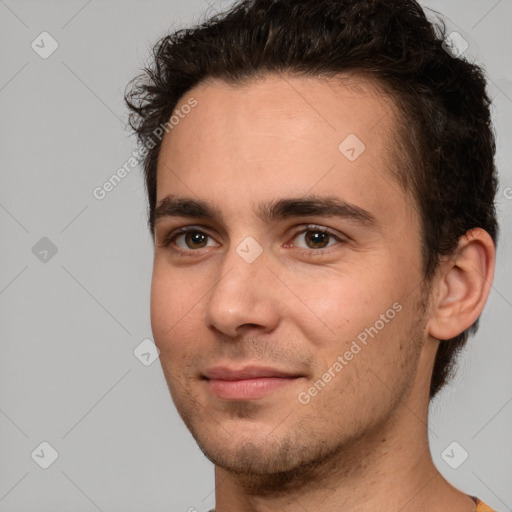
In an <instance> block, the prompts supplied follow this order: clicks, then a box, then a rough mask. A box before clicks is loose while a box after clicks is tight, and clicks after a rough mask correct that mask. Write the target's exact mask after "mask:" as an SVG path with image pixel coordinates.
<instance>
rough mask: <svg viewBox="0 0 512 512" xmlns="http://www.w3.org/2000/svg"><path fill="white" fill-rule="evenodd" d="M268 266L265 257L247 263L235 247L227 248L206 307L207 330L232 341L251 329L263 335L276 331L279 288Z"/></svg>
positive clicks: (261, 256)
mask: <svg viewBox="0 0 512 512" xmlns="http://www.w3.org/2000/svg"><path fill="white" fill-rule="evenodd" d="M267 265H268V260H267V258H266V256H265V253H262V254H260V255H259V256H258V258H257V259H256V260H255V261H252V262H249V261H246V260H245V259H244V258H243V257H242V256H240V254H239V253H237V252H236V248H235V247H233V248H232V249H231V248H230V250H229V252H228V253H227V254H226V256H225V258H224V260H223V263H222V268H221V271H220V273H219V275H218V276H216V281H215V284H214V286H213V289H212V291H211V294H210V296H209V298H208V300H207V303H206V322H207V325H208V326H209V327H213V328H215V329H217V330H218V331H220V332H222V333H223V334H225V335H227V336H229V337H231V338H235V337H237V336H239V335H240V334H241V333H242V331H244V330H247V329H250V328H254V329H259V330H260V331H262V332H270V331H272V330H274V329H275V328H276V326H277V324H278V323H279V297H278V296H277V295H278V293H279V292H278V289H279V287H278V286H277V284H276V282H275V281H276V277H275V275H274V274H273V273H272V272H271V270H270V269H269V268H268V266H267ZM281 302H282V301H281Z"/></svg>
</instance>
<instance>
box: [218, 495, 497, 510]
mask: <svg viewBox="0 0 512 512" xmlns="http://www.w3.org/2000/svg"><path fill="white" fill-rule="evenodd" d="M471 498H473V501H474V502H475V503H476V510H475V512H496V510H494V509H493V508H491V507H489V505H486V504H485V503H484V502H483V501H482V500H481V499H479V498H477V497H476V496H471ZM208 512H215V509H213V508H212V509H211V510H209V511H208Z"/></svg>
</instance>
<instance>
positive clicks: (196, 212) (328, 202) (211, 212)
mask: <svg viewBox="0 0 512 512" xmlns="http://www.w3.org/2000/svg"><path fill="white" fill-rule="evenodd" d="M257 215H258V217H259V218H260V219H261V220H262V221H263V222H266V223H269V222H272V221H274V220H276V219H286V218H290V217H308V216H320V217H338V218H341V219H348V220H351V221H354V222H356V223H357V224H359V225H361V226H364V227H366V228H369V229H372V230H378V229H380V227H381V225H380V223H379V221H378V220H377V218H376V217H375V216H374V215H373V214H371V213H370V212H368V211H367V210H364V209H363V208H361V207H360V206H357V205H355V204H352V203H349V202H347V201H344V200H343V199H340V198H339V197H336V196H317V195H309V196H305V197H291V198H280V199H273V200H272V201H269V202H266V203H262V204H260V205H259V206H258V209H257ZM165 217H187V218H194V219H211V220H215V219H222V214H221V212H220V211H219V210H218V209H217V208H215V207H214V206H212V205H210V204H208V203H206V202H205V201H201V200H198V199H193V198H190V197H177V196H174V195H169V196H167V197H165V198H163V199H162V200H161V201H160V202H159V203H158V205H157V206H156V207H155V209H154V210H153V212H152V215H151V219H150V225H151V228H152V229H153V230H154V227H155V225H156V223H157V222H158V220H160V219H162V218H165Z"/></svg>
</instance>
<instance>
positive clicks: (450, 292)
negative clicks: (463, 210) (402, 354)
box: [428, 228, 496, 340]
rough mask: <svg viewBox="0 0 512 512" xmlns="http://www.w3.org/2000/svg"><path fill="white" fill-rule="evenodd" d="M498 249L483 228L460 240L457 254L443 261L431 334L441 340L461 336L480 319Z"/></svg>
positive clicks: (436, 288) (431, 323) (439, 273)
mask: <svg viewBox="0 0 512 512" xmlns="http://www.w3.org/2000/svg"><path fill="white" fill-rule="evenodd" d="M495 259H496V249H495V247H494V243H493V241H492V238H491V237H490V235H489V234H488V233H487V232H486V231H485V230H483V229H481V228H474V229H471V230H470V231H468V232H467V233H466V234H465V235H463V236H462V237H461V238H460V239H459V244H458V246H457V249H456V251H455V253H454V254H453V255H452V256H450V257H449V258H448V259H447V260H445V261H443V262H442V263H441V264H440V266H439V269H438V275H437V276H436V277H435V278H434V279H436V281H437V282H436V283H435V284H434V288H435V289H433V292H434V293H433V294H432V296H433V297H434V301H433V303H432V304H431V315H430V319H429V323H428V332H429V334H430V335H431V336H432V337H434V338H436V339H439V340H449V339H451V338H454V337H455V336H458V335H459V334H460V333H462V332H463V331H465V330H466V329H467V328H468V327H470V326H471V325H473V323H475V322H476V320H477V319H478V317H479V316H480V314H481V313H482V310H483V309H484V306H485V303H486V302H487V298H488V296H489V292H490V289H491V284H492V280H493V278H494V267H495Z"/></svg>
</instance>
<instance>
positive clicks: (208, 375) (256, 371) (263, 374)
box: [201, 366, 303, 400]
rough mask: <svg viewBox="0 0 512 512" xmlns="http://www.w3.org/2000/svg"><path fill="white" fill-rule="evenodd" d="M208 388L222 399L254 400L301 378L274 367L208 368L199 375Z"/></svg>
mask: <svg viewBox="0 0 512 512" xmlns="http://www.w3.org/2000/svg"><path fill="white" fill-rule="evenodd" d="M201 377H202V379H203V380H204V381H205V383H206V386H207V388H208V390H209V391H210V392H211V393H212V394H213V395H214V396H216V397H217V398H221V399H224V400H255V399H257V398H262V397H264V396H266V395H268V394H270V393H272V392H274V391H277V390H278V389H281V388H283V387H285V386H287V385H290V384H291V383H293V382H295V381H297V380H298V379H300V378H302V377H303V376H302V375H297V374H293V373H289V372H286V371H282V370H279V369H276V368H270V367H262V366H246V367H244V368H239V369H235V368H229V367H226V366H217V367H214V368H210V369H208V370H206V371H205V372H204V374H203V375H202V376H201Z"/></svg>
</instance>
